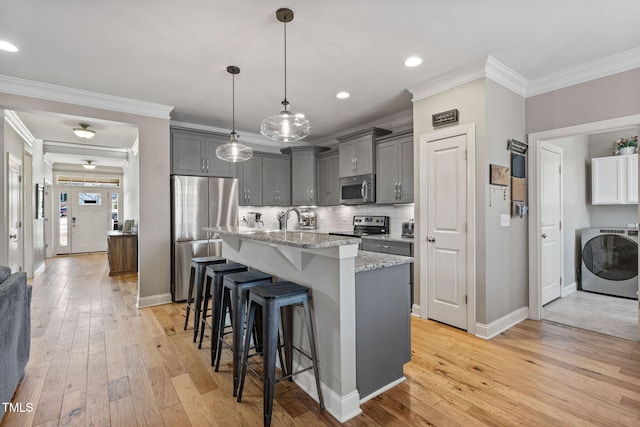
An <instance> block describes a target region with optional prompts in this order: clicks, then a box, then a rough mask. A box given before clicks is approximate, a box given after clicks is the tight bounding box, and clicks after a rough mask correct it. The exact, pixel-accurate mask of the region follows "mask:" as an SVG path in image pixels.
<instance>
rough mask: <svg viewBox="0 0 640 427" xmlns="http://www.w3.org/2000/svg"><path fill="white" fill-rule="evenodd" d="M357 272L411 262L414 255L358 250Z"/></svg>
mask: <svg viewBox="0 0 640 427" xmlns="http://www.w3.org/2000/svg"><path fill="white" fill-rule="evenodd" d="M355 262H356V273H360V272H362V271H369V270H377V269H379V268H386V267H393V266H394V265H402V264H411V263H412V262H413V257H410V256H400V255H391V254H383V253H380V252H370V251H362V250H361V251H358V256H356V261H355Z"/></svg>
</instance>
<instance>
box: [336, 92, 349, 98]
mask: <svg viewBox="0 0 640 427" xmlns="http://www.w3.org/2000/svg"><path fill="white" fill-rule="evenodd" d="M350 96H351V95H350V94H349V92H344V91H342V92H338V93H336V98H338V99H347V98H348V97H350Z"/></svg>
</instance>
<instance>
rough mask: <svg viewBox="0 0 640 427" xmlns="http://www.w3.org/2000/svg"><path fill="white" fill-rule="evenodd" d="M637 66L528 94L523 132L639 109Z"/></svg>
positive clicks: (622, 114) (631, 113)
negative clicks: (558, 87) (537, 93)
mask: <svg viewBox="0 0 640 427" xmlns="http://www.w3.org/2000/svg"><path fill="white" fill-rule="evenodd" d="M638 94H640V68H636V69H635V70H630V71H625V72H623V73H618V74H613V75H611V76H607V77H602V78H599V79H595V80H591V81H589V82H585V83H580V84H577V85H574V86H570V87H566V88H563V89H559V90H555V91H552V92H547V93H543V94H541V95H536V96H531V97H529V98H527V99H526V115H527V118H526V127H527V129H526V130H527V133H533V132H540V131H543V130H550V129H558V128H563V127H567V126H573V125H578V124H584V123H592V122H597V121H601V120H607V119H614V118H618V117H626V116H632V115H635V114H638V113H640V96H638Z"/></svg>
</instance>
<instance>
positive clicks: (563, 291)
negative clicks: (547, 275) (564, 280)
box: [560, 282, 578, 298]
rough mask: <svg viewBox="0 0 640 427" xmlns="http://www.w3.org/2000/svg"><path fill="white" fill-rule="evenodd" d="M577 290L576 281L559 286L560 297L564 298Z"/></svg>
mask: <svg viewBox="0 0 640 427" xmlns="http://www.w3.org/2000/svg"><path fill="white" fill-rule="evenodd" d="M577 290H578V282H573V283H570V284H568V285H567V286H562V287H561V288H560V298H564V297H566V296H568V295H571V294H572V293H574V292H576V291H577Z"/></svg>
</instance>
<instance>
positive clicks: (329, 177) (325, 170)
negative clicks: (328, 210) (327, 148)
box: [318, 151, 340, 206]
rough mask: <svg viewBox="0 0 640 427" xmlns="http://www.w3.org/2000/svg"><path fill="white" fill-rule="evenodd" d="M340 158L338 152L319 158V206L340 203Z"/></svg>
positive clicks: (322, 155) (321, 155)
mask: <svg viewBox="0 0 640 427" xmlns="http://www.w3.org/2000/svg"><path fill="white" fill-rule="evenodd" d="M339 168H340V158H339V156H338V152H335V151H334V152H332V153H331V154H328V155H326V154H320V155H319V156H318V205H320V206H332V205H337V204H339V203H340V171H339Z"/></svg>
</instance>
